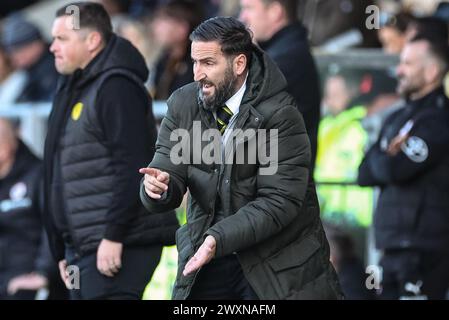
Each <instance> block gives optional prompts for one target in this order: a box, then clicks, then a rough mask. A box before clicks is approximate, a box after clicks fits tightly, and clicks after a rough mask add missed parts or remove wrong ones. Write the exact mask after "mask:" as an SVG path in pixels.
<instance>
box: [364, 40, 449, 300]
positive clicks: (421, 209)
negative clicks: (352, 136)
mask: <svg viewBox="0 0 449 320" xmlns="http://www.w3.org/2000/svg"><path fill="white" fill-rule="evenodd" d="M448 65H449V62H448V49H447V45H446V43H444V42H441V41H433V40H431V39H429V38H424V37H420V36H418V37H416V38H414V39H412V40H411V41H410V42H409V43H407V44H406V46H405V47H404V50H403V51H402V54H401V61H400V64H399V66H398V68H397V75H398V78H399V84H398V92H399V93H400V94H401V95H403V96H404V97H405V98H406V106H405V107H404V108H402V109H400V110H398V111H396V112H395V113H393V114H392V115H391V116H390V117H389V118H388V119H387V120H386V121H385V124H384V126H383V128H382V130H381V134H380V137H379V139H378V141H377V142H376V144H375V145H374V146H373V147H372V148H371V149H369V151H368V153H367V154H366V156H365V159H364V160H363V162H362V164H361V166H360V168H359V178H358V181H359V183H360V185H364V186H379V187H380V188H381V194H380V197H379V200H378V204H377V209H376V213H375V217H374V230H375V240H376V246H377V248H378V249H380V250H383V257H382V260H381V262H380V264H381V266H382V268H383V282H382V297H383V298H387V299H397V298H415V299H416V298H421V299H422V298H429V299H444V298H445V297H446V292H447V290H448V288H449V251H448V250H449V249H448V248H449V206H448V200H447V199H448V198H449V151H448V150H449V149H448V148H447V146H448V144H449V127H448V123H449V101H448V99H447V98H446V96H445V95H444V90H443V87H442V82H443V78H444V76H445V74H446V72H447V70H448Z"/></svg>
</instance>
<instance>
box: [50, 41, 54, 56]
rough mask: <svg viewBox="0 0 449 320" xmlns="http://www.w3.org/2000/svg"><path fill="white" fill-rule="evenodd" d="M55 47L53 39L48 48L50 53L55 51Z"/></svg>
mask: <svg viewBox="0 0 449 320" xmlns="http://www.w3.org/2000/svg"><path fill="white" fill-rule="evenodd" d="M55 47H56V46H55V42H54V41H53V42H52V43H51V46H50V49H49V50H50V52H51V53H55V51H56V50H55V49H56V48H55Z"/></svg>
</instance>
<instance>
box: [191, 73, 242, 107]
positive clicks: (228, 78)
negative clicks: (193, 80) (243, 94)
mask: <svg viewBox="0 0 449 320" xmlns="http://www.w3.org/2000/svg"><path fill="white" fill-rule="evenodd" d="M236 83H237V77H236V76H234V74H233V72H232V68H227V69H226V72H225V76H224V79H223V81H222V82H220V83H219V84H217V85H216V86H215V94H214V95H212V96H211V97H205V96H204V95H203V90H202V86H203V84H209V85H213V84H212V83H211V82H209V81H207V80H205V81H199V82H198V94H199V97H200V100H201V102H202V103H203V107H204V109H206V110H208V111H212V112H214V111H217V109H218V108H219V107H222V106H224V104H225V102H226V101H228V100H229V98H231V97H232V96H233V95H234V94H235V92H236Z"/></svg>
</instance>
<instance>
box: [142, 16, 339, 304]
mask: <svg viewBox="0 0 449 320" xmlns="http://www.w3.org/2000/svg"><path fill="white" fill-rule="evenodd" d="M190 38H191V40H192V51H191V55H192V59H193V64H194V66H193V71H194V76H195V83H192V84H189V85H187V86H184V87H183V88H181V89H179V90H178V91H176V92H175V93H174V94H173V95H172V96H171V97H170V99H169V100H168V112H167V115H166V117H165V118H164V120H163V122H162V125H161V129H160V133H159V137H158V142H157V151H156V154H155V157H154V158H153V161H152V162H151V163H150V165H149V167H148V168H145V169H141V170H140V172H141V173H142V174H145V176H144V179H143V183H142V188H141V199H142V202H143V203H144V205H145V206H146V207H147V208H148V209H149V210H150V211H151V212H165V211H167V210H170V209H173V208H176V207H178V206H179V205H180V204H181V201H182V199H183V196H184V194H185V192H186V191H187V188H188V189H189V191H190V195H189V201H188V211H187V224H186V225H184V226H183V227H181V228H180V229H179V230H178V231H177V234H176V241H177V247H178V252H179V264H178V274H177V280H176V283H175V288H174V291H173V298H174V299H248V300H249V299H270V300H271V299H338V298H342V294H341V290H340V286H339V283H338V280H337V277H336V274H335V271H334V269H333V267H332V265H331V263H330V262H329V246H328V243H327V240H326V237H325V235H324V232H323V228H322V225H321V221H320V218H319V207H318V202H317V197H316V193H315V187H314V185H313V183H312V182H311V179H310V175H311V173H310V172H309V163H310V157H311V151H310V142H309V140H308V137H307V133H306V130H305V127H304V121H303V119H302V116H301V114H300V113H299V111H298V110H297V108H296V105H295V102H294V99H293V98H292V97H291V96H290V95H289V94H287V93H286V91H285V88H286V81H285V79H284V77H283V76H282V74H281V72H280V71H279V69H278V68H277V67H276V66H275V64H274V63H273V62H272V61H271V60H270V59H269V58H268V57H267V56H266V55H265V54H264V53H263V52H262V51H261V50H260V49H258V48H257V47H256V46H254V45H253V44H252V40H251V36H250V33H249V32H248V30H247V29H246V28H245V27H244V25H243V24H242V23H240V22H239V21H237V20H236V19H233V18H212V19H210V20H207V21H205V22H203V23H202V24H201V25H200V26H199V27H198V28H197V29H196V30H195V31H194V32H193V33H192V34H191V36H190Z"/></svg>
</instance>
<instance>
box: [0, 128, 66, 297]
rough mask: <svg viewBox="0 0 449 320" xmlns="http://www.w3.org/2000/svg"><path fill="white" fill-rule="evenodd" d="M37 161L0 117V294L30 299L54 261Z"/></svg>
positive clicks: (50, 274) (52, 270) (45, 284)
mask: <svg viewBox="0 0 449 320" xmlns="http://www.w3.org/2000/svg"><path fill="white" fill-rule="evenodd" d="M41 169H42V168H41V163H40V161H39V160H38V159H37V158H36V157H35V156H34V155H33V154H32V153H31V152H30V150H29V149H28V148H27V147H26V146H25V144H24V143H23V142H22V141H21V140H20V139H19V138H18V137H17V135H16V131H15V129H14V128H13V126H12V124H11V123H10V122H9V121H7V120H5V119H0V230H1V232H0V299H35V298H36V294H37V291H38V290H40V289H44V288H48V286H49V280H53V279H54V280H55V281H59V282H60V283H61V280H60V279H58V278H56V277H54V275H55V274H57V273H56V271H57V268H56V262H54V261H53V259H52V258H51V255H50V251H49V247H48V243H47V241H46V236H45V235H44V232H43V231H44V229H43V224H42V222H41V203H40V201H39V200H40V196H39V194H40V192H39V190H40V182H41V178H42V176H41Z"/></svg>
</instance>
